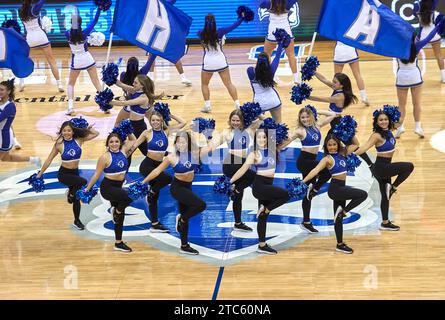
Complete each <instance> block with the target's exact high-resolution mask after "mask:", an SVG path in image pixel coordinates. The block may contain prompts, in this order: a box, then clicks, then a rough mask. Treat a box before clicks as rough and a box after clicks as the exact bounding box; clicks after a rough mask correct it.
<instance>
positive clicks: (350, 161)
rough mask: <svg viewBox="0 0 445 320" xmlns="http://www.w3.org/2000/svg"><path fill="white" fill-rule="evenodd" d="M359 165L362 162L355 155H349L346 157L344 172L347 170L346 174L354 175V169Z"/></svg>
mask: <svg viewBox="0 0 445 320" xmlns="http://www.w3.org/2000/svg"><path fill="white" fill-rule="evenodd" d="M361 163H362V160H360V159H359V157H357V155H356V154H355V153H351V154H350V155H349V156H347V157H346V170H348V172H351V173H354V172H355V169H356V168H358V167H359V165H360V164H361Z"/></svg>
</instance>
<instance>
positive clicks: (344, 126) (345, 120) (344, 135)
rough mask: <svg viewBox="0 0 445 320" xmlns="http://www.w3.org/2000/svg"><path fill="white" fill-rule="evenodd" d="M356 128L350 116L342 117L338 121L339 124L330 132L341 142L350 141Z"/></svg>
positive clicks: (355, 123)
mask: <svg viewBox="0 0 445 320" xmlns="http://www.w3.org/2000/svg"><path fill="white" fill-rule="evenodd" d="M356 128H357V122H356V121H355V120H354V118H353V117H352V116H349V115H348V116H344V117H342V118H341V119H340V123H339V124H337V125H336V126H335V128H334V130H332V132H333V133H334V135H335V136H336V137H337V138H339V139H340V140H341V141H343V142H348V141H351V139H352V138H353V137H354V136H355V129H356Z"/></svg>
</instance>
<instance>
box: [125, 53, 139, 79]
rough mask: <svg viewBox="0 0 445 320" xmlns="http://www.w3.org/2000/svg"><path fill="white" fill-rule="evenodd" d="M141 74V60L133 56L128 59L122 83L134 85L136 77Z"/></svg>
mask: <svg viewBox="0 0 445 320" xmlns="http://www.w3.org/2000/svg"><path fill="white" fill-rule="evenodd" d="M138 74H139V60H138V58H136V57H131V58H130V59H128V61H127V70H125V74H124V77H123V79H122V83H125V84H126V85H129V86H132V85H133V82H134V79H135V78H136V76H137V75H138Z"/></svg>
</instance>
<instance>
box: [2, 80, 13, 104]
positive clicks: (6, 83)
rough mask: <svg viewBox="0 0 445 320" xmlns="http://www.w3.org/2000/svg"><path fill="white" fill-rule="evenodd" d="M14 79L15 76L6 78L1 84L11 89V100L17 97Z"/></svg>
mask: <svg viewBox="0 0 445 320" xmlns="http://www.w3.org/2000/svg"><path fill="white" fill-rule="evenodd" d="M14 80H15V78H12V79H11V80H5V81H2V82H0V86H4V87H6V89H7V90H8V91H9V100H11V101H14V99H15V92H14V91H15V86H14Z"/></svg>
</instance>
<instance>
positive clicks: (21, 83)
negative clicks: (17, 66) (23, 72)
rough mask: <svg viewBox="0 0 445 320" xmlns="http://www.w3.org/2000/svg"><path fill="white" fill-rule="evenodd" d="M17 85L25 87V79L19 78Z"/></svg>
mask: <svg viewBox="0 0 445 320" xmlns="http://www.w3.org/2000/svg"><path fill="white" fill-rule="evenodd" d="M19 84H20V85H21V86H24V85H25V78H20V79H19Z"/></svg>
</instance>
